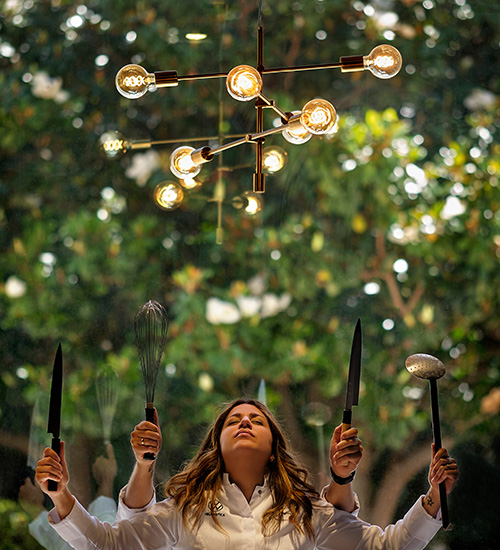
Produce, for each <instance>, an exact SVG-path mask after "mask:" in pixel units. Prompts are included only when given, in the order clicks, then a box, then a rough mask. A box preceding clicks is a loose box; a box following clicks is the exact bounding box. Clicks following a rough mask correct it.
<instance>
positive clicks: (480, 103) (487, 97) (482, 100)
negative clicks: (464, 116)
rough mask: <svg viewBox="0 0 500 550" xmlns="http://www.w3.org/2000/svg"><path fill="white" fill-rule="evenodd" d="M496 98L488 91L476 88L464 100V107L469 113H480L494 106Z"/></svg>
mask: <svg viewBox="0 0 500 550" xmlns="http://www.w3.org/2000/svg"><path fill="white" fill-rule="evenodd" d="M496 97H497V96H496V95H495V94H494V93H493V92H490V91H489V90H481V89H480V88H476V89H475V90H473V91H472V93H471V94H470V95H469V96H467V97H466V98H465V100H464V105H465V106H466V107H467V109H469V110H470V111H480V110H481V109H488V108H489V107H492V106H493V105H495V101H496Z"/></svg>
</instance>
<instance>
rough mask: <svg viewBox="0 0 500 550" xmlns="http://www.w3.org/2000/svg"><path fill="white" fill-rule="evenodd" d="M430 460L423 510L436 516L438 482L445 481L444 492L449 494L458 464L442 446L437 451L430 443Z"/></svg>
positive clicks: (453, 485)
mask: <svg viewBox="0 0 500 550" xmlns="http://www.w3.org/2000/svg"><path fill="white" fill-rule="evenodd" d="M432 455H433V456H432V460H431V464H430V466H429V476H428V479H429V485H430V487H429V490H428V491H427V494H426V495H425V497H424V499H423V502H422V504H423V506H424V508H425V511H426V512H427V513H428V514H429V515H431V516H432V517H436V515H437V513H438V511H439V509H440V507H441V501H440V498H439V484H440V483H441V482H443V481H444V482H445V484H446V485H445V486H446V494H450V493H451V491H453V488H454V487H455V484H456V482H457V479H458V464H457V463H456V461H455V460H454V459H453V458H451V457H450V455H449V454H448V451H447V450H446V449H444V448H442V449H439V450H438V451H437V452H436V450H435V448H434V444H432Z"/></svg>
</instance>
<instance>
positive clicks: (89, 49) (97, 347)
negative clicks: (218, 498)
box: [0, 0, 500, 549]
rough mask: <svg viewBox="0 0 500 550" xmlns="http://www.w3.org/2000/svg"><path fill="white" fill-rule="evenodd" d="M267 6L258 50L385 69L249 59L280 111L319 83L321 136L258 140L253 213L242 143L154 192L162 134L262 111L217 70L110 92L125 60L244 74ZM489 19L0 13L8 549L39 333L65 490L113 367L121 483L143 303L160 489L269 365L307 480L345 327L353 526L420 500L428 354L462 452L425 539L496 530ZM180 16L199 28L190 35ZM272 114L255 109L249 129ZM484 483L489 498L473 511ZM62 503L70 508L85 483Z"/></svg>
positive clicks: (497, 198)
mask: <svg viewBox="0 0 500 550" xmlns="http://www.w3.org/2000/svg"><path fill="white" fill-rule="evenodd" d="M260 4H262V10H261V12H260V11H259V10H260ZM259 19H261V22H262V26H263V29H264V37H265V39H264V65H265V67H283V66H299V65H309V64H321V63H330V62H332V61H333V62H335V61H338V59H339V58H340V57H341V56H346V55H358V54H359V55H361V54H362V55H366V54H368V53H369V52H370V50H371V49H372V48H373V47H374V46H376V45H377V44H380V43H390V44H393V45H394V46H396V47H397V48H398V49H399V50H400V51H401V53H402V55H403V62H404V66H403V69H402V70H401V72H400V73H399V74H398V75H397V76H396V77H394V78H393V79H391V80H379V79H376V78H374V77H373V76H372V75H371V74H369V73H368V72H362V73H341V72H340V71H338V70H316V71H308V72H296V73H286V74H275V75H264V93H265V95H266V97H269V98H273V99H274V100H275V101H276V104H277V105H278V106H279V107H280V109H282V110H285V111H293V110H300V109H301V108H302V106H303V105H304V104H305V102H307V101H308V100H309V99H312V98H314V97H324V98H326V99H328V100H329V101H331V102H332V103H333V104H334V105H335V107H336V109H337V112H338V114H339V124H338V131H337V132H336V133H335V134H332V135H328V136H323V137H316V136H315V137H313V138H312V139H311V140H310V141H308V142H307V143H305V144H303V145H291V144H289V143H287V142H286V141H284V140H283V138H282V137H281V135H279V134H278V135H275V136H270V137H269V138H266V145H268V144H272V145H279V146H280V147H282V148H283V149H285V150H286V153H287V164H286V166H285V167H284V168H283V169H282V170H281V171H280V172H278V173H277V174H275V175H272V176H268V177H267V181H266V192H265V194H264V195H263V203H264V204H263V209H262V211H261V212H260V213H259V214H258V215H257V216H254V217H248V216H246V215H245V213H244V212H243V211H242V210H241V209H237V208H235V206H238V205H239V204H240V202H238V201H241V200H242V199H241V197H242V195H243V193H244V192H245V191H249V190H251V186H252V172H253V163H254V160H255V159H254V155H253V149H252V148H253V146H252V145H248V144H245V145H244V146H242V147H238V148H234V149H231V150H228V151H226V152H224V153H223V154H222V155H221V156H220V157H218V158H217V159H216V160H214V161H212V162H211V163H207V164H206V165H205V166H204V167H203V170H202V172H201V173H200V176H199V178H198V180H199V182H200V183H201V186H200V187H198V188H196V189H194V190H191V191H190V190H188V189H184V193H185V199H184V201H183V203H182V204H181V206H180V207H179V208H178V209H176V210H174V211H168V212H167V211H165V210H162V209H160V208H158V206H157V205H156V204H155V203H154V201H153V193H154V189H155V187H156V186H157V185H158V184H159V183H161V182H163V181H165V180H168V181H174V182H177V181H178V180H176V178H175V176H173V175H172V174H171V173H170V169H169V164H170V160H169V159H170V153H171V152H172V150H173V149H175V148H176V147H177V146H178V145H180V144H183V143H184V140H193V142H192V143H189V144H190V145H192V146H194V147H198V146H201V145H203V144H204V143H205V142H204V141H203V139H201V138H205V137H206V138H207V142H210V143H217V139H216V138H217V137H219V138H220V137H221V136H222V137H225V136H230V135H241V134H246V133H249V132H253V131H254V130H255V108H254V106H253V102H249V103H239V102H236V101H235V100H233V99H232V98H231V97H230V96H229V95H228V94H227V92H226V90H225V84H224V80H223V79H216V78H214V79H209V80H195V81H187V82H180V83H179V86H178V87H173V88H159V89H158V90H156V91H155V93H148V94H147V95H145V96H144V97H142V98H140V99H138V100H135V101H131V100H128V99H126V98H123V97H122V96H120V95H119V94H118V92H117V91H116V88H115V86H114V80H115V75H116V73H117V71H118V69H119V68H120V67H122V66H124V65H126V64H128V63H138V64H140V65H143V66H144V67H146V68H147V69H148V71H151V72H153V71H163V70H176V71H177V73H178V74H179V75H189V74H202V73H203V74H206V73H219V72H228V71H229V70H230V69H231V68H232V67H233V66H235V65H237V64H248V65H252V66H255V64H256V55H257V52H256V44H257V42H256V41H257V22H258V20H259ZM499 29H500V10H499V8H498V5H497V4H496V3H495V2H492V1H490V2H488V1H487V2H484V1H478V0H470V1H468V2H466V1H465V0H463V1H462V0H460V1H459V0H455V1H451V0H424V1H423V2H420V1H414V0H404V1H396V0H392V1H386V2H385V1H373V2H361V1H357V0H356V1H354V2H340V1H337V0H315V1H314V2H313V1H311V2H300V1H297V2H284V1H278V0H277V1H274V2H265V1H264V2H262V3H259V2H257V1H253V0H240V1H238V2H227V3H226V2H222V1H210V0H192V1H191V2H190V3H189V9H186V6H185V5H184V4H182V3H179V2H160V1H156V0H134V1H129V0H121V1H120V2H116V1H115V2H111V1H108V0H100V1H97V0H92V1H88V2H85V3H83V2H82V3H75V2H69V1H65V0H52V1H36V0H35V1H27V0H25V1H21V0H18V1H16V0H12V1H11V0H8V1H6V2H4V3H3V5H2V7H1V8H0V67H1V69H2V70H1V71H0V85H1V88H2V102H1V105H0V125H1V132H0V146H1V147H0V174H1V177H0V197H1V203H0V228H1V231H0V239H1V249H2V262H1V264H0V271H1V272H0V311H1V316H0V327H1V330H0V341H1V346H2V366H1V368H0V395H1V400H0V431H1V440H0V444H1V447H0V452H1V453H2V456H3V457H4V458H7V459H8V460H10V461H11V463H12V464H13V465H14V466H13V470H12V471H11V475H10V476H8V477H7V478H6V479H4V480H3V481H2V482H1V483H2V485H1V489H0V491H1V492H0V496H1V498H3V499H5V500H2V501H0V506H4V509H5V511H6V514H5V517H6V519H5V520H3V519H2V521H3V522H4V521H5V523H6V525H5V528H4V526H2V532H7V529H8V532H9V537H11V539H8V542H6V543H3V544H7V546H5V548H7V547H9V548H12V547H23V548H25V547H28V546H27V545H29V544H31V545H32V547H33V548H35V547H36V545H35V542H34V540H33V539H30V538H29V535H28V534H27V530H26V522H27V521H28V519H27V518H28V516H27V515H25V516H22V518H23V519H21V520H19V519H17V520H16V517H17V518H19V517H21V516H16V513H17V514H18V513H19V508H16V505H15V502H14V501H16V500H17V490H18V487H19V483H20V482H21V480H20V476H21V474H20V472H21V471H22V467H23V466H24V465H25V464H26V461H27V457H28V458H29V453H30V449H31V448H32V446H30V442H31V443H32V444H33V441H35V443H36V445H37V450H40V449H41V448H43V447H44V446H45V445H47V444H48V443H49V437H48V436H46V437H45V436H44V433H43V431H44V428H45V422H46V420H45V418H46V417H45V416H44V414H45V413H46V410H47V396H48V395H49V391H50V377H51V368H52V361H53V356H54V353H55V350H56V347H57V343H58V342H61V343H62V347H63V353H64V368H65V379H64V396H63V438H65V439H66V440H67V441H69V443H70V445H71V444H73V446H74V447H75V448H76V447H77V445H79V448H82V445H83V447H84V448H85V452H84V453H82V454H81V456H80V457H78V458H77V457H73V460H74V464H75V472H76V471H78V476H79V477H80V478H81V480H82V486H84V485H85V483H83V481H84V480H88V481H90V479H91V478H90V470H89V468H88V465H89V464H90V462H91V461H92V460H93V457H94V455H95V454H97V453H98V452H99V451H100V450H101V449H100V445H102V444H101V439H102V423H101V416H100V407H99V403H98V399H97V394H96V380H98V379H99V378H98V377H99V375H100V374H102V372H103V371H105V372H108V371H111V372H113V373H116V375H117V377H118V380H119V385H118V390H117V391H118V396H119V398H118V399H119V401H118V403H119V404H118V411H119V412H118V413H117V414H115V416H114V418H113V437H114V444H115V446H116V448H117V454H118V456H119V457H120V459H121V462H120V471H119V474H118V479H117V481H116V485H117V487H116V488H119V487H118V485H119V484H120V483H122V484H123V483H124V482H125V481H126V479H127V476H128V475H129V473H130V469H131V460H132V456H131V453H130V451H129V449H128V434H129V433H130V431H131V430H132V428H133V426H134V425H135V424H136V423H137V422H139V421H140V420H141V419H142V417H143V407H144V388H143V382H142V377H141V372H140V368H139V363H138V356H137V350H136V347H135V342H134V331H133V319H134V315H135V312H136V311H137V309H138V308H139V307H140V306H141V305H142V304H143V303H144V302H146V301H148V300H149V299H155V300H157V301H159V302H161V303H163V304H164V305H165V306H166V307H167V308H168V311H169V316H170V328H169V334H168V341H167V345H166V347H165V350H164V356H163V357H164V358H163V361H162V365H161V370H160V373H159V377H158V385H157V389H156V399H155V404H156V407H157V409H158V412H159V415H160V422H161V425H162V429H163V433H164V442H165V443H164V449H163V450H162V455H161V458H160V461H159V466H158V469H157V474H158V478H159V480H160V479H162V478H166V477H167V476H168V475H169V474H170V473H172V472H175V471H176V470H177V469H178V468H179V467H180V465H181V463H182V461H183V460H185V459H186V458H188V457H189V456H190V455H191V454H192V452H193V450H194V448H195V447H196V443H197V440H198V439H199V438H200V435H201V433H202V431H203V428H204V427H205V426H206V424H207V423H208V422H210V421H211V420H212V419H213V417H214V407H216V406H217V405H218V404H219V403H220V402H221V401H225V400H229V399H232V398H235V397H238V396H239V395H240V394H242V393H246V394H250V395H254V396H257V394H258V390H259V387H261V388H262V384H263V383H265V388H266V397H267V402H268V404H269V406H270V407H271V408H272V409H273V410H275V411H276V412H277V414H278V416H279V417H280V418H281V419H282V420H283V422H284V424H285V426H286V428H287V431H288V433H289V436H290V439H291V441H292V443H293V445H294V447H295V448H296V449H297V450H298V451H299V452H300V454H301V456H302V458H303V460H304V461H305V462H306V463H307V464H308V465H309V466H310V468H311V471H312V472H313V474H314V475H315V479H316V482H317V483H318V484H319V483H320V482H321V481H322V478H321V474H325V472H320V471H319V468H320V466H321V464H322V462H321V460H320V458H319V456H321V453H324V452H325V449H321V448H320V447H321V446H322V445H324V443H323V440H322V437H323V435H324V437H325V438H326V439H327V440H329V437H330V435H329V434H331V432H332V430H333V428H334V426H335V425H337V424H338V423H340V419H341V411H342V408H343V399H344V394H345V384H346V379H347V370H348V365H349V353H350V348H351V339H352V333H353V329H354V325H355V323H356V320H357V318H360V319H361V321H362V326H363V344H364V347H363V367H362V385H361V394H360V405H359V406H358V407H356V408H355V410H354V423H355V425H356V426H358V427H359V429H360V431H361V438H362V440H363V444H364V447H365V457H364V459H363V462H362V465H361V467H360V472H359V474H358V476H357V480H356V483H357V484H358V485H357V490H358V492H359V494H360V498H361V502H362V510H363V513H362V514H361V515H362V517H364V518H366V519H367V520H371V521H375V522H380V523H388V522H391V521H393V520H394V518H395V516H396V515H397V513H399V512H401V511H402V510H404V506H405V505H406V503H407V502H409V501H410V500H412V499H413V498H414V497H415V496H416V492H418V491H422V490H423V491H425V484H426V481H425V476H426V473H425V468H426V466H427V464H428V462H429V459H430V442H431V419H430V407H429V398H428V388H427V385H426V383H424V382H423V381H420V380H417V379H415V378H414V377H412V376H411V375H410V374H409V373H408V372H407V370H406V369H405V366H404V364H405V359H406V358H407V357H408V356H409V355H411V354H414V353H429V354H431V355H434V356H436V357H439V358H440V359H441V360H442V361H443V362H444V363H445V366H446V375H445V376H444V377H443V378H442V379H441V380H439V383H438V384H439V391H440V407H441V417H442V418H441V419H442V423H443V428H442V429H443V435H444V441H445V443H446V445H448V447H450V448H454V449H455V451H456V454H457V456H458V457H459V458H460V459H461V460H462V462H461V467H462V476H461V481H460V483H459V486H458V487H457V489H456V491H455V492H454V493H453V494H452V495H451V511H452V514H454V517H452V521H454V522H455V523H456V524H457V525H456V527H455V530H454V531H453V532H451V533H442V534H441V535H440V537H441V538H440V541H441V543H442V544H444V545H446V546H445V547H448V548H454V549H458V548H466V547H468V546H469V545H470V543H471V542H478V541H481V542H483V546H484V547H485V548H493V547H494V545H495V541H497V542H498V535H496V534H495V533H494V532H493V530H492V527H491V526H492V525H494V522H491V521H490V520H489V518H490V515H491V512H492V510H495V505H494V503H497V504H498V495H497V494H491V489H492V487H494V486H495V484H494V483H493V482H494V481H497V482H498V481H499V480H498V473H497V471H498V468H496V467H497V466H498V464H499V453H498V450H499V447H498V433H499V432H498V427H499V417H498V412H499V410H500V391H499V381H500V361H499V354H498V349H499V345H500V319H499V316H498V309H499V302H500V295H499V292H498V284H499V269H498V262H499V257H500V210H499V204H500V189H499V177H500V176H499V174H500V145H499V143H498V133H499V131H500V130H499V128H500V99H499V96H498V89H499V85H500V82H499V79H500V77H499V74H498V53H499V48H500V31H499ZM193 31H197V32H203V33H205V34H206V35H207V38H206V39H204V40H201V41H197V42H194V41H190V40H188V39H187V38H186V34H187V33H188V32H193ZM275 118H276V113H273V111H272V110H270V109H266V110H265V117H264V119H265V128H266V129H267V128H270V127H271V126H272V125H273V122H274V119H275ZM108 131H119V132H120V133H121V134H122V135H123V136H125V138H126V139H127V140H153V141H160V142H161V141H168V142H172V143H168V144H162V145H161V144H159V145H158V146H154V147H151V148H149V149H147V150H137V151H136V150H133V149H132V150H129V151H128V152H126V154H124V155H119V156H117V157H116V158H114V159H110V158H108V157H106V156H105V155H103V154H102V152H101V150H100V147H99V142H100V138H101V136H102V135H103V134H104V133H105V132H108ZM214 136H215V138H214ZM208 138H210V139H208ZM175 140H179V141H178V142H175ZM218 215H220V218H219V219H218ZM218 227H219V229H218ZM217 236H219V237H221V238H220V239H219V241H220V242H218V239H217ZM30 427H31V430H30ZM35 428H37V429H38V432H40V433H37V434H35V432H36V430H35ZM42 428H43V429H42ZM30 432H31V437H30ZM492 434H493V435H492ZM74 452H75V453H76V452H77V451H76V450H75V451H74ZM318 453H319V454H318ZM35 458H36V457H35ZM77 465H78V467H79V468H80V469H78V470H77ZM85 465H87V468H86V469H85ZM73 476H74V477H77V474H76V473H74V474H73ZM478 479H480V480H481V481H480V482H478ZM473 480H474V481H473ZM422 487H423V489H422ZM478 487H479V488H480V489H478ZM478 490H481V491H483V490H484V491H485V493H486V492H488V494H491V499H490V500H488V501H487V503H486V504H485V505H484V506H483V508H480V507H479V505H477V506H476V504H474V506H473V508H474V510H472V509H471V502H475V500H474V496H473V495H474V494H476V496H477V491H478ZM410 493H411V494H410ZM81 496H82V500H84V501H85V504H88V502H89V501H90V499H91V497H92V485H91V483H87V488H86V489H81ZM482 500H483V499H482ZM389 501H390V502H391V504H390V505H389V504H388V502H389ZM485 502H486V501H485ZM473 513H477V514H478V517H474V519H473V521H472V522H471V515H473ZM455 518H456V519H455ZM16 521H17V523H16ZM23 522H24V524H23ZM471 523H473V524H474V526H471ZM23 526H24V531H23ZM23 533H24V534H23ZM495 537H496V538H495ZM6 540H7V539H6ZM21 540H22V542H19V541H21ZM16 541H17V542H16ZM8 544H11V546H8ZM15 544H18V545H20V546H13V545H15Z"/></svg>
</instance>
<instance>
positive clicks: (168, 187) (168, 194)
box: [154, 181, 184, 210]
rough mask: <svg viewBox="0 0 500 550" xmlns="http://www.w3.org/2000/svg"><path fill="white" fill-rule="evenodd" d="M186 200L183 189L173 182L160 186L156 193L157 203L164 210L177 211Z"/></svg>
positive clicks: (166, 182) (157, 187)
mask: <svg viewBox="0 0 500 550" xmlns="http://www.w3.org/2000/svg"><path fill="white" fill-rule="evenodd" d="M183 198H184V191H183V190H182V187H181V186H180V185H179V184H178V183H176V182H173V181H164V182H162V183H160V184H158V185H157V186H156V188H155V192H154V200H155V203H156V204H157V205H158V206H159V207H160V208H163V210H175V209H176V208H177V207H178V206H179V205H180V204H181V202H182V199H183Z"/></svg>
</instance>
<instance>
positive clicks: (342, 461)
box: [325, 426, 363, 512]
mask: <svg viewBox="0 0 500 550" xmlns="http://www.w3.org/2000/svg"><path fill="white" fill-rule="evenodd" d="M341 430H342V427H341V426H337V427H336V428H335V430H334V432H333V436H332V440H331V442H330V468H331V470H330V473H331V474H332V481H331V482H330V485H329V487H328V490H327V492H326V494H325V496H326V499H327V500H328V502H330V503H331V504H333V505H334V506H335V507H336V508H339V509H340V510H345V511H346V512H353V511H354V510H355V509H356V500H355V498H354V491H353V489H352V480H353V478H354V472H355V470H356V468H357V466H358V464H359V461H360V460H361V457H362V454H363V447H362V446H361V440H360V439H359V438H358V430H357V429H356V428H349V429H348V430H346V431H345V432H344V433H342V431H341Z"/></svg>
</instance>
